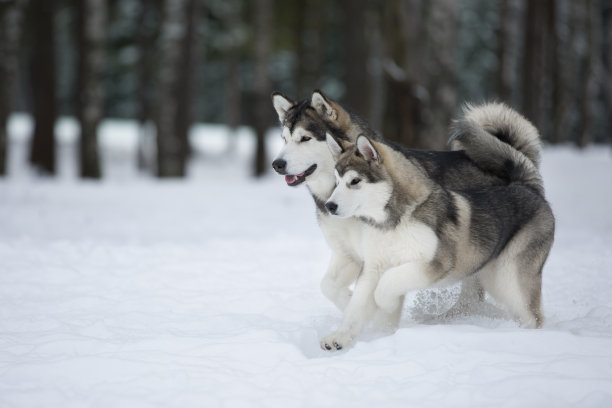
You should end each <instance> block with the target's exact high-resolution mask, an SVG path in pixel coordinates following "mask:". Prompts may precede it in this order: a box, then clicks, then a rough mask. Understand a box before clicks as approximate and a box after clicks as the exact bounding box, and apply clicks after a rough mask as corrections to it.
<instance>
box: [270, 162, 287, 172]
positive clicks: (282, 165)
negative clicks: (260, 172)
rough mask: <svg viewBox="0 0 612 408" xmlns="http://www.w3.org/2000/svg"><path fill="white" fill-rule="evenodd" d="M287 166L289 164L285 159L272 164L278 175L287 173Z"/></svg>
mask: <svg viewBox="0 0 612 408" xmlns="http://www.w3.org/2000/svg"><path fill="white" fill-rule="evenodd" d="M286 166H287V162H286V161H284V160H283V159H276V160H274V161H273V162H272V168H273V169H274V170H275V171H276V172H277V173H281V174H283V173H285V167H286Z"/></svg>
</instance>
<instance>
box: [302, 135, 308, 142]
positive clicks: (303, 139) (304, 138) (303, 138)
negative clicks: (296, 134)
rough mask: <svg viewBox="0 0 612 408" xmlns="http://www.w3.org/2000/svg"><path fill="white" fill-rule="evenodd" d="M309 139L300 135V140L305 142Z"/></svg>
mask: <svg viewBox="0 0 612 408" xmlns="http://www.w3.org/2000/svg"><path fill="white" fill-rule="evenodd" d="M309 140H310V137H309V136H302V138H301V139H300V142H307V141H309Z"/></svg>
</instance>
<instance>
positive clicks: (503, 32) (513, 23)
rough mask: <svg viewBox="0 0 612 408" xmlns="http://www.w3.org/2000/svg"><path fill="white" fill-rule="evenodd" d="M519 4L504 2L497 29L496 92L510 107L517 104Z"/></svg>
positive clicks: (501, 5) (512, 0)
mask: <svg viewBox="0 0 612 408" xmlns="http://www.w3.org/2000/svg"><path fill="white" fill-rule="evenodd" d="M519 8H520V6H519V4H518V2H517V0H502V1H501V4H500V10H499V23H498V28H497V61H498V67H497V70H496V90H497V96H498V97H499V98H500V99H501V100H502V101H503V102H506V103H508V104H510V105H514V104H515V100H514V98H515V96H516V95H515V92H514V91H513V90H514V88H515V87H516V86H515V85H516V83H517V76H516V71H517V69H518V63H517V60H518V58H517V54H518V52H517V49H516V48H517V46H516V44H517V42H518V40H519V26H520V24H519V22H520V18H519Z"/></svg>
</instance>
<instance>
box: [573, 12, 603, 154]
mask: <svg viewBox="0 0 612 408" xmlns="http://www.w3.org/2000/svg"><path fill="white" fill-rule="evenodd" d="M597 4H599V2H596V1H595V0H586V8H587V9H586V10H587V14H586V27H587V40H588V44H587V66H586V73H585V75H586V78H585V81H584V83H583V87H582V112H581V113H582V114H581V116H582V127H581V128H580V130H579V132H578V140H577V143H578V147H580V148H584V147H586V145H587V144H588V143H589V142H590V141H591V140H592V139H593V131H594V128H595V119H596V110H597V97H598V91H599V79H600V78H599V77H600V68H601V67H600V52H601V20H600V14H599V7H598V6H597Z"/></svg>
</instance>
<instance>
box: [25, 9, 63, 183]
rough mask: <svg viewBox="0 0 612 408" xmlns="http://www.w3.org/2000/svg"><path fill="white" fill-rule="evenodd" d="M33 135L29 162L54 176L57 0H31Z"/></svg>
mask: <svg viewBox="0 0 612 408" xmlns="http://www.w3.org/2000/svg"><path fill="white" fill-rule="evenodd" d="M29 11H30V13H31V18H32V23H33V29H32V31H33V33H32V58H31V74H32V90H33V97H32V100H33V114H34V122H35V124H34V136H33V139H32V146H31V151H30V162H31V163H32V165H33V166H34V167H35V168H37V169H38V170H39V171H41V172H42V173H48V174H54V173H55V131H54V128H55V119H56V116H57V103H56V98H55V95H56V90H55V43H54V38H55V32H54V31H55V30H54V27H55V22H54V18H55V0H31V1H30V10H29Z"/></svg>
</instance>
